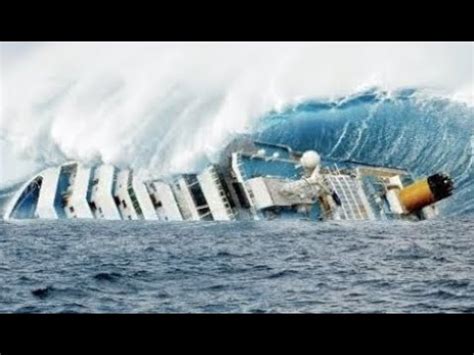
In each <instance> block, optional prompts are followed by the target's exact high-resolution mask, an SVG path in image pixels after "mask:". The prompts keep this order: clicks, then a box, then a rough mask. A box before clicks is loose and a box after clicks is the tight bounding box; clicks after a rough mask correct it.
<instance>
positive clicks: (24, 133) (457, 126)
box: [0, 43, 474, 214]
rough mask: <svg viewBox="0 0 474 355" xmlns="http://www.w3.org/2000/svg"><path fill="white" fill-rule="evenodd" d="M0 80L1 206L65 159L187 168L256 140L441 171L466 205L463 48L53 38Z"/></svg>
mask: <svg viewBox="0 0 474 355" xmlns="http://www.w3.org/2000/svg"><path fill="white" fill-rule="evenodd" d="M2 59H4V58H2ZM468 74H470V75H468ZM1 86H2V87H1V88H2V98H3V101H2V102H0V109H1V115H2V120H1V122H0V150H3V152H2V156H1V158H2V160H3V162H2V171H1V174H0V188H1V189H2V190H1V191H0V199H1V200H5V199H6V198H7V196H8V195H9V194H10V193H11V191H12V190H13V187H12V186H13V184H17V183H18V182H19V181H21V180H23V179H26V178H28V176H30V175H31V174H33V173H34V172H35V170H40V169H42V168H44V167H46V166H51V165H57V164H60V163H63V162H65V161H67V160H79V161H81V162H83V163H86V164H88V163H89V164H92V163H99V162H101V163H110V164H115V165H117V166H121V167H125V166H126V167H130V168H133V169H135V171H136V173H139V174H143V175H145V176H147V175H148V176H159V175H162V174H169V173H174V172H186V171H190V170H193V169H197V168H198V167H199V166H200V165H202V164H203V163H204V162H207V161H208V160H211V161H212V160H213V159H215V158H216V156H217V155H218V153H219V150H220V149H222V148H223V147H224V146H225V144H226V142H227V141H229V140H230V139H231V138H232V137H234V136H235V135H236V134H239V133H243V132H251V133H253V134H254V135H255V136H257V137H259V138H260V139H264V140H267V141H272V142H279V143H285V144H288V145H290V146H292V147H293V148H294V149H298V150H304V149H316V150H318V151H319V152H320V153H321V154H322V156H323V157H325V158H330V159H335V160H338V159H339V160H340V159H342V160H344V159H346V160H348V159H350V160H357V161H360V162H366V163H369V164H381V165H394V166H400V167H404V168H407V169H409V170H411V171H413V172H414V173H415V174H419V175H424V174H430V173H433V172H435V171H440V170H441V171H446V172H447V173H450V174H451V175H452V176H453V177H454V179H455V184H456V187H457V190H456V192H455V195H454V196H453V197H452V198H450V199H448V200H446V201H445V202H443V203H442V209H443V211H444V213H445V214H464V213H471V212H473V211H474V207H473V206H474V202H473V200H474V197H473V195H474V190H473V165H472V150H473V148H472V134H473V133H472V132H473V131H474V129H473V122H474V115H473V111H472V102H473V100H472V44H462V43H458V44H456V43H454V44H442V43H430V44H426V43H425V44H420V43H393V44H389V43H292V44H290V43H275V44H271V43H238V44H232V43H185V44H179V43H178V44H177V43H168V44H160V43H155V44H149V43H117V44H112V43H106V44H104V43H77V44H73V43H61V44H54V43H53V44H42V45H40V46H39V48H37V49H35V50H34V51H31V52H30V53H29V55H28V56H24V57H23V58H22V60H16V61H11V62H10V63H9V62H8V61H7V60H3V61H2V85H1ZM367 87H377V89H371V90H367ZM408 87H416V88H424V89H417V90H412V89H406V88H408ZM403 88H405V89H403ZM440 88H443V89H442V90H441V89H440ZM428 89H433V91H432V92H429V91H428ZM438 89H439V90H438ZM441 95H443V96H441ZM312 98H319V99H318V100H314V99H312ZM321 98H327V99H321ZM23 160H25V161H29V162H32V164H31V166H29V165H28V163H25V164H26V165H24V166H22V164H23V163H22V161H23Z"/></svg>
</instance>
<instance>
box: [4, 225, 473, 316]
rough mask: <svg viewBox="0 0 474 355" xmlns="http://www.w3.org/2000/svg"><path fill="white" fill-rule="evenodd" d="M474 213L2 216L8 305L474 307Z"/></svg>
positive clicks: (32, 309)
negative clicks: (264, 217) (318, 217)
mask: <svg viewBox="0 0 474 355" xmlns="http://www.w3.org/2000/svg"><path fill="white" fill-rule="evenodd" d="M473 250H474V220H473V219H472V217H458V218H450V219H437V220H432V221H424V222H382V221H380V222H375V223H374V222H344V223H340V222H323V223H321V222H319V223H318V222H310V221H303V220H301V221H287V222H285V221H281V222H275V221H272V222H270V221H268V222H254V221H252V222H230V223H229V222H189V223H158V222H143V221H142V222H115V221H88V222H84V221H78V220H66V221H33V220H30V221H15V222H7V221H0V312H2V313H10V312H28V313H36V312H47V313H57V312H67V313H76V312H79V313H82V312H86V313H95V312H101V313H102V312H107V313H109V312H113V313H149V312H153V313H154V312H177V313H187V312H193V313H194V312H197V313H200V312H206V313H208V312H210V313H214V312H239V313H242V312H243V313H247V312H251V313H254V312H257V313H258V312H269V313H274V312H278V313H280V312H290V313H293V312H297V313H299V312H303V313H307V312H317V313H326V312H330V313H333V312H334V313H339V312H344V313H345V312H415V313H420V312H421V313H425V312H456V313H459V312H466V313H472V312H474V277H473V276H474V253H473V252H472V251H473Z"/></svg>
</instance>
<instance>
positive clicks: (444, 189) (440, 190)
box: [399, 173, 454, 212]
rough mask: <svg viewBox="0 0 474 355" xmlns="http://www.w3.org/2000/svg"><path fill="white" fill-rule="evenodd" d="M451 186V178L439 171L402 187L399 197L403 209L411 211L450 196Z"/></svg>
mask: <svg viewBox="0 0 474 355" xmlns="http://www.w3.org/2000/svg"><path fill="white" fill-rule="evenodd" d="M453 188H454V187H453V180H452V179H451V178H450V177H449V176H448V175H447V174H442V173H439V174H434V175H431V176H429V177H428V178H426V179H423V180H418V181H416V182H414V183H413V184H411V185H409V186H407V187H405V188H403V189H402V190H400V194H399V198H400V202H401V204H402V205H403V206H404V207H405V210H406V211H407V212H413V211H416V210H419V209H421V208H423V207H425V206H428V205H431V204H432V203H435V202H437V201H440V200H442V199H444V198H446V197H448V196H451V194H452V191H453Z"/></svg>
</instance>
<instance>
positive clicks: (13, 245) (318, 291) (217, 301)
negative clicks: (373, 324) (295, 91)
mask: <svg viewBox="0 0 474 355" xmlns="http://www.w3.org/2000/svg"><path fill="white" fill-rule="evenodd" d="M157 119H159V117H158V118H157ZM153 122H155V121H153ZM157 122H158V121H157ZM145 128H146V125H145ZM191 130H192V129H191ZM149 131H150V132H153V134H154V131H153V130H152V129H150V130H149ZM178 131H179V132H181V130H176V131H174V130H172V131H171V132H170V134H171V135H172V134H174V133H176V132H178ZM173 132H174V133H173ZM250 132H251V134H253V135H254V137H255V138H256V139H260V140H264V141H268V142H274V143H282V144H288V145H289V146H291V147H292V148H293V149H295V150H300V151H303V150H307V149H315V150H317V151H318V152H319V153H320V154H321V156H322V157H323V158H324V159H332V160H334V161H339V160H342V161H346V160H350V161H358V162H362V163H369V164H376V165H383V166H395V167H402V168H405V169H408V170H409V171H411V172H412V173H413V174H414V175H415V177H419V176H427V175H431V174H433V173H436V172H446V173H448V174H450V175H451V177H452V178H453V180H454V184H455V191H454V194H453V196H451V197H449V198H448V199H446V200H443V201H441V202H440V203H439V204H438V206H439V209H440V215H439V217H437V218H436V219H434V220H430V221H423V222H397V221H379V222H345V223H342V222H324V223H318V222H310V221H303V220H301V221H281V222H280V221H268V222H266V221H259V222H256V221H254V222H232V223H224V222H206V223H204V222H199V223H198V222H185V223H157V222H144V221H131V222H115V221H114V222H112V221H109V222H108V221H77V220H67V221H39V220H29V221H4V220H0V312H2V313H6V312H8V313H9V312H27V313H31V312H33V313H34V312H47V313H55V312H87V313H89V312H107V313H109V312H112V313H117V312H118V313H122V312H133V313H135V312H179V313H181V312H185V313H186V312H423V313H424V312H467V313H472V312H474V165H473V152H474V140H473V137H474V114H473V110H472V105H466V104H464V103H459V102H455V101H453V100H450V99H448V98H444V97H438V96H432V95H429V94H427V93H426V92H423V91H420V90H412V89H405V90H401V91H399V92H385V91H383V90H378V89H374V90H369V91H366V92H362V93H356V94H354V95H350V96H347V97H343V98H340V99H337V100H319V101H310V102H305V103H302V104H300V105H297V106H293V107H288V108H287V109H285V110H280V111H275V112H269V113H268V114H267V115H265V116H264V117H262V119H261V120H258V122H256V123H255V125H254V127H251V129H250ZM150 134H151V133H150ZM46 136H48V135H46ZM166 137H167V136H165V138H166ZM144 138H146V137H144ZM160 139H161V138H160ZM170 139H171V138H170ZM164 141H165V142H166V141H167V140H166V139H165V140H164ZM139 142H140V147H142V145H141V144H142V142H145V143H146V142H148V140H147V139H143V140H139ZM150 142H151V143H150V145H148V144H144V145H143V149H144V150H143V151H140V150H139V151H138V152H137V154H136V158H137V160H135V161H134V162H135V163H137V161H138V160H143V161H144V162H148V161H152V160H153V159H152V158H150V154H151V156H154V154H155V153H156V148H157V147H155V146H154V145H153V144H152V143H153V140H150ZM160 142H161V141H160ZM169 145H171V144H169ZM145 148H146V149H145ZM181 148H182V150H184V151H186V152H187V151H188V150H186V147H179V149H181ZM147 152H148V153H147ZM48 154H49V153H48ZM163 156H169V155H163V154H161V155H160V159H161V160H163V159H162V157H163ZM142 158H143V159H142ZM195 158H196V161H199V160H200V158H199V156H196V157H195ZM58 159H59V158H58ZM40 162H41V161H40ZM44 164H45V166H48V164H51V161H44ZM145 165H146V164H145ZM19 186H20V182H18V184H16V185H12V186H9V187H4V188H2V190H0V213H1V210H2V208H4V206H5V203H6V201H8V199H9V198H10V196H12V194H13V192H14V191H15V190H16V188H18V187H19Z"/></svg>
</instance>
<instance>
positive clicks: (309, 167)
mask: <svg viewBox="0 0 474 355" xmlns="http://www.w3.org/2000/svg"><path fill="white" fill-rule="evenodd" d="M300 163H301V166H302V167H303V169H304V172H305V175H306V176H311V175H312V173H313V171H314V170H315V169H317V168H319V164H320V163H321V158H320V156H319V154H318V153H316V152H315V151H314V150H307V151H306V152H304V153H303V155H302V156H301V158H300Z"/></svg>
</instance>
